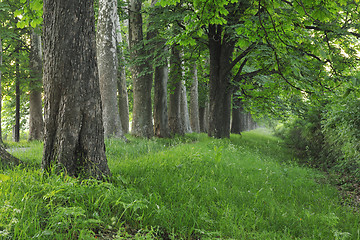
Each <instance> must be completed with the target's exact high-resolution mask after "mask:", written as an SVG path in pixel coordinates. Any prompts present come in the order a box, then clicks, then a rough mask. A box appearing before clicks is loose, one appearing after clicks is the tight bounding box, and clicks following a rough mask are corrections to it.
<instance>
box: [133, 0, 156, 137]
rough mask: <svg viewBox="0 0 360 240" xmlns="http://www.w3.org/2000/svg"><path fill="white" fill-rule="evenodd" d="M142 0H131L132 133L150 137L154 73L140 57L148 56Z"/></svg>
mask: <svg viewBox="0 0 360 240" xmlns="http://www.w3.org/2000/svg"><path fill="white" fill-rule="evenodd" d="M141 4H142V1H141V0H130V1H129V46H130V51H131V58H132V64H133V65H132V67H131V72H132V77H133V90H134V105H133V122H132V134H133V135H135V136H138V137H146V138H150V137H152V136H153V135H154V129H153V122H152V104H151V88H152V74H151V67H150V65H149V63H148V62H147V61H146V60H145V59H142V60H141V62H139V59H140V58H145V57H146V51H145V50H144V38H143V31H142V27H143V23H142V15H141Z"/></svg>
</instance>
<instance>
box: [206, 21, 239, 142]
mask: <svg viewBox="0 0 360 240" xmlns="http://www.w3.org/2000/svg"><path fill="white" fill-rule="evenodd" d="M226 39H227V37H226V36H222V26H219V25H210V26H209V33H208V40H209V51H210V81H209V87H210V91H209V97H210V120H209V131H208V135H209V136H211V137H215V138H229V137H230V115H231V81H230V80H231V79H230V74H229V73H226V72H224V71H226V69H228V66H229V64H230V61H231V58H232V54H233V51H234V46H235V44H234V43H233V42H227V41H226Z"/></svg>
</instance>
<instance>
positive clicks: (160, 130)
mask: <svg viewBox="0 0 360 240" xmlns="http://www.w3.org/2000/svg"><path fill="white" fill-rule="evenodd" d="M156 3H157V0H152V1H151V7H153V8H154V7H155V4H156ZM154 23H155V20H154V19H153V15H150V16H149V26H148V29H149V31H148V33H147V40H148V41H152V43H151V44H152V45H153V46H154V48H153V49H151V50H150V51H151V53H150V54H152V53H155V56H154V59H153V60H154V61H153V68H154V134H155V136H157V137H164V138H168V137H170V135H171V134H170V128H169V119H168V108H167V83H168V79H169V69H168V60H167V57H165V56H166V55H167V52H168V48H167V47H166V46H165V43H166V40H165V39H161V38H159V37H158V35H159V31H158V30H157V29H156V28H154V27H153V24H154ZM164 53H165V54H164ZM164 55H165V56H164Z"/></svg>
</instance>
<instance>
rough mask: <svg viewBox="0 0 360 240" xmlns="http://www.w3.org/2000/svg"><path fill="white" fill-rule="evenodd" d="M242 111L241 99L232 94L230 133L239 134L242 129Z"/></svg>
mask: <svg viewBox="0 0 360 240" xmlns="http://www.w3.org/2000/svg"><path fill="white" fill-rule="evenodd" d="M243 111H244V109H243V106H242V103H241V99H240V98H239V97H238V96H236V95H234V97H233V107H232V121H231V133H234V134H241V132H242V131H243V129H242V124H243V119H242V112H243Z"/></svg>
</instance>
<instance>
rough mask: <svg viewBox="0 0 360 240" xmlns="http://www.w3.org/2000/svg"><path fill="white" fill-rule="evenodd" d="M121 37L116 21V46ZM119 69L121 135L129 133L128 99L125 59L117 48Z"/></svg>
mask: <svg viewBox="0 0 360 240" xmlns="http://www.w3.org/2000/svg"><path fill="white" fill-rule="evenodd" d="M122 41H123V39H122V35H121V31H120V22H119V21H117V46H119V44H120V43H122ZM117 53H118V59H119V67H118V81H117V91H118V105H119V113H120V121H121V126H122V130H123V133H124V134H126V133H128V132H129V99H128V92H127V87H126V69H125V57H124V53H123V51H122V48H121V47H118V48H117Z"/></svg>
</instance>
